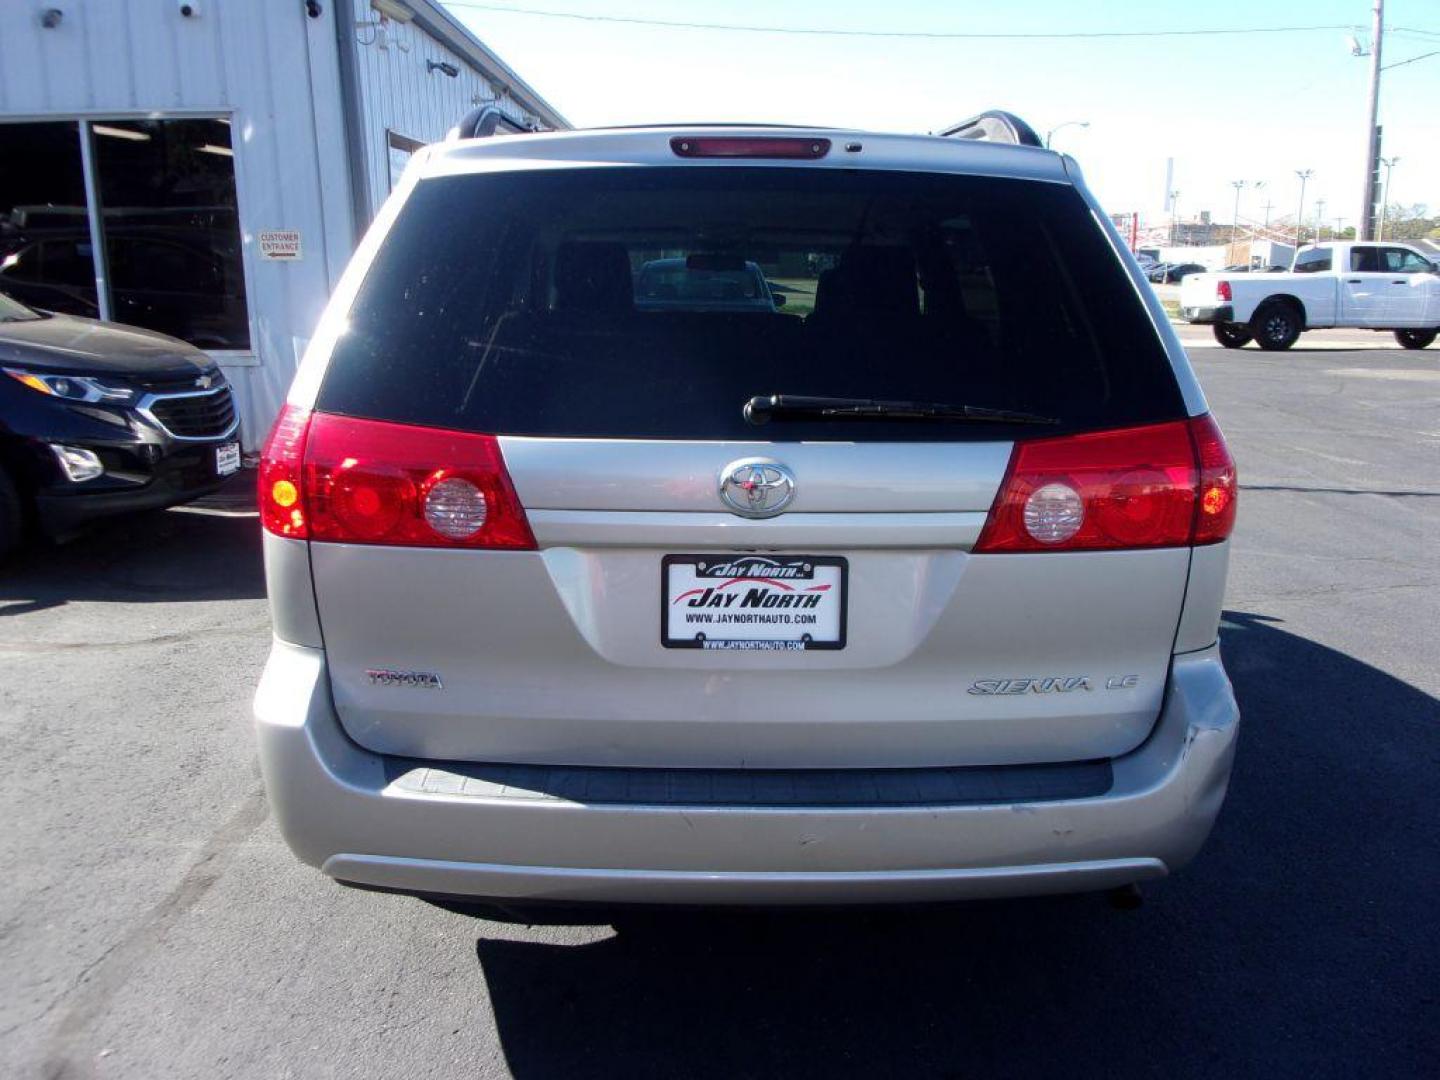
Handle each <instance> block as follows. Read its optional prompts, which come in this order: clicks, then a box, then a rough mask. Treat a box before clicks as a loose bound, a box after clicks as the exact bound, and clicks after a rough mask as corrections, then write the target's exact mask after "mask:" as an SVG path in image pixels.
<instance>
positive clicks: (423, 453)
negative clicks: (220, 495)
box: [260, 406, 535, 550]
mask: <svg viewBox="0 0 1440 1080" xmlns="http://www.w3.org/2000/svg"><path fill="white" fill-rule="evenodd" d="M260 507H261V511H260V515H261V520H262V522H263V523H264V525H265V528H267V529H269V530H270V531H271V532H273V533H276V534H278V535H280V536H292V537H298V538H304V539H309V540H329V541H335V542H338V543H349V544H385V545H395V546H401V547H468V548H507V549H512V550H517V549H518V550H524V549H533V548H534V547H535V538H534V536H533V535H532V534H531V532H530V525H529V522H527V521H526V519H525V511H524V509H523V508H522V507H521V506H520V500H519V498H518V497H517V496H516V494H515V488H514V486H513V485H512V484H511V482H510V476H509V473H507V472H506V471H505V462H504V459H503V458H502V456H501V454H500V445H499V443H498V442H497V441H496V440H495V437H494V436H493V435H476V434H472V433H470V432H463V431H445V430H441V429H438V428H428V427H415V426H412V425H409V424H391V423H385V422H382V421H378V420H357V419H353V418H351V417H347V416H331V415H329V414H326V413H315V414H313V415H312V414H309V413H306V412H304V411H301V410H297V409H293V408H292V407H290V406H286V408H285V410H284V411H283V412H282V413H281V414H280V419H279V420H277V421H276V423H275V429H274V431H273V432H272V433H271V435H270V439H269V441H268V442H267V443H266V446H265V452H264V454H263V456H262V458H261V463H260Z"/></svg>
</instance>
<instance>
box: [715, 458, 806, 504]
mask: <svg viewBox="0 0 1440 1080" xmlns="http://www.w3.org/2000/svg"><path fill="white" fill-rule="evenodd" d="M794 497H795V474H794V473H792V472H791V471H790V470H789V469H787V468H786V467H785V466H784V465H781V464H780V463H779V462H778V461H771V460H770V459H769V458H745V459H744V460H742V461H732V462H731V463H730V464H729V465H726V466H725V468H723V469H722V470H720V501H721V502H723V503H724V504H725V505H726V506H727V507H729V508H730V509H731V510H732V511H734V512H735V513H737V514H739V515H740V516H741V517H749V518H766V517H774V516H775V515H776V514H778V513H780V512H781V511H783V510H784V509H785V508H786V507H787V506H789V505H790V500H791V499H793V498H794Z"/></svg>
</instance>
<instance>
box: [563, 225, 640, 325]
mask: <svg viewBox="0 0 1440 1080" xmlns="http://www.w3.org/2000/svg"><path fill="white" fill-rule="evenodd" d="M634 307H635V285H634V281H633V279H632V278H631V275H630V256H629V253H628V252H626V250H625V245H624V244H618V243H614V242H611V241H570V242H568V243H564V244H561V245H560V247H559V248H558V249H557V250H556V252H555V308H556V310H557V311H630V310H632V309H633V308H634Z"/></svg>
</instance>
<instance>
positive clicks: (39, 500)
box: [0, 294, 240, 555]
mask: <svg viewBox="0 0 1440 1080" xmlns="http://www.w3.org/2000/svg"><path fill="white" fill-rule="evenodd" d="M0 372H3V374H0V555H4V554H5V553H6V552H8V551H9V550H10V549H11V548H13V547H14V546H15V544H16V543H18V541H19V539H20V537H21V535H22V531H23V527H24V525H25V524H26V523H27V521H30V522H33V523H34V524H35V525H36V526H37V527H38V528H39V529H40V531H41V532H43V533H46V534H49V535H57V534H62V533H65V532H67V531H69V530H71V529H73V528H74V527H75V526H77V525H79V524H80V523H82V522H83V521H86V520H88V519H90V518H95V517H100V516H103V515H107V514H116V513H122V512H125V511H130V510H148V509H156V508H159V507H164V506H173V505H175V504H176V503H182V502H187V501H189V500H191V499H194V498H196V497H198V496H200V495H203V494H206V493H207V492H210V491H213V490H214V489H215V488H217V487H219V486H220V484H221V483H222V482H223V480H224V479H225V477H226V476H228V475H230V474H231V473H233V472H235V471H236V470H237V469H238V468H239V467H240V442H239V438H238V431H239V426H240V418H239V415H238V414H237V412H236V410H235V401H234V398H233V397H232V395H231V392H230V387H229V385H228V384H227V383H226V381H225V377H224V376H223V375H222V374H221V373H220V369H219V368H218V367H217V366H216V365H215V362H214V361H213V360H211V359H210V358H209V357H208V356H206V355H205V354H204V353H202V352H201V351H200V350H198V349H196V348H195V347H194V346H191V345H187V344H186V343H185V342H183V341H177V340H176V339H174V338H171V337H166V336H165V335H164V334H157V333H154V332H152V331H149V330H141V329H139V328H138V327H134V326H120V325H117V324H115V323H103V322H96V321H95V320H93V319H81V318H76V317H74V316H71V315H58V314H54V313H50V312H43V311H37V310H35V309H33V308H29V307H26V306H25V305H24V304H21V303H19V302H18V301H15V300H12V299H10V298H9V297H7V296H5V295H4V294H0Z"/></svg>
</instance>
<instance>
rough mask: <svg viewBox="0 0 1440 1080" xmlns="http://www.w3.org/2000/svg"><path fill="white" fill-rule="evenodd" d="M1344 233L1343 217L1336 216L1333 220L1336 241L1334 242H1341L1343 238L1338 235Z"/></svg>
mask: <svg viewBox="0 0 1440 1080" xmlns="http://www.w3.org/2000/svg"><path fill="white" fill-rule="evenodd" d="M1344 231H1345V219H1344V218H1343V217H1339V216H1337V217H1336V218H1335V239H1336V240H1342V239H1344V237H1342V236H1341V235H1340V234H1341V233H1343V232H1344Z"/></svg>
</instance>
